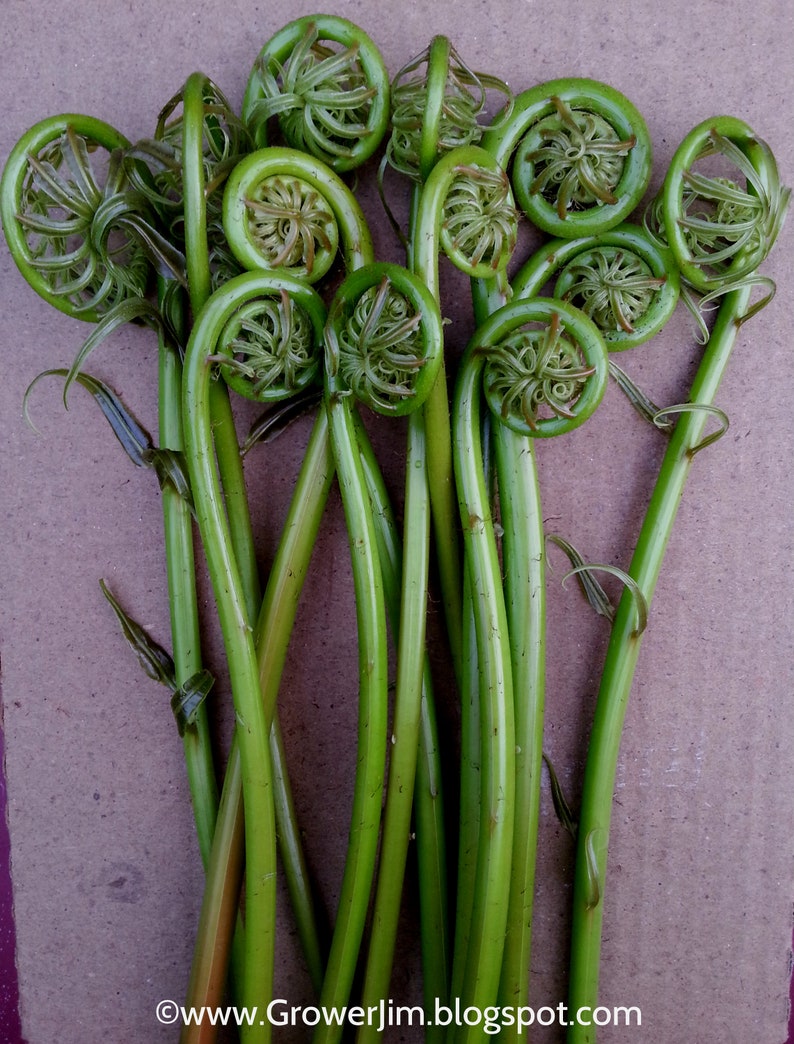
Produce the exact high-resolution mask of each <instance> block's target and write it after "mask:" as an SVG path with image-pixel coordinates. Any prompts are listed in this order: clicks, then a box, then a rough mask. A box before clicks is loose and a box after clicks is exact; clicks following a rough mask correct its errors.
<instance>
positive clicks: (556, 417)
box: [467, 298, 609, 438]
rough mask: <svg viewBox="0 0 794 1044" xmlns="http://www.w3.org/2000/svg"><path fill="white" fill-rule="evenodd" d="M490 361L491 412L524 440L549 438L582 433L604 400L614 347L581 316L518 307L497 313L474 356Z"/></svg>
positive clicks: (561, 308)
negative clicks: (610, 352) (576, 430)
mask: <svg viewBox="0 0 794 1044" xmlns="http://www.w3.org/2000/svg"><path fill="white" fill-rule="evenodd" d="M467 351H468V353H469V354H476V355H477V356H479V357H480V358H481V360H482V365H483V367H484V369H483V386H484V391H485V398H486V401H487V402H488V405H489V407H490V409H491V412H492V413H493V415H494V416H495V417H496V419H497V420H500V421H501V422H502V423H504V424H507V426H508V427H509V428H510V429H511V430H513V431H515V432H517V433H518V434H521V435H529V436H532V437H535V438H549V437H552V436H554V435H559V434H562V433H563V432H566V431H571V430H572V429H574V428H576V427H578V426H579V425H580V424H582V423H583V422H584V421H585V420H587V418H588V417H590V416H591V415H592V413H593V412H594V411H595V409H596V407H597V406H598V404H599V403H600V402H601V399H602V398H603V395H604V392H605V390H606V386H607V382H608V378H609V365H608V356H607V351H606V346H605V344H604V340H603V338H602V337H601V335H600V333H599V332H598V329H597V328H596V326H595V324H594V323H593V322H592V321H591V320H590V319H588V318H587V316H586V315H585V314H584V313H583V312H581V311H580V310H579V309H578V308H575V307H574V306H573V305H571V304H568V303H567V302H565V301H557V300H554V299H553V298H531V299H527V300H522V299H518V300H516V301H512V302H511V303H509V304H506V305H504V306H503V307H502V308H499V309H497V310H496V311H495V312H493V313H492V314H491V315H490V316H489V317H488V318H487V319H486V320H485V322H484V323H483V324H482V325H481V326H480V327H479V328H478V329H477V331H476V333H475V335H474V337H473V339H472V341H471V342H470V345H469V348H468V350H467Z"/></svg>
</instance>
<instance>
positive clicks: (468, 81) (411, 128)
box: [385, 36, 511, 181]
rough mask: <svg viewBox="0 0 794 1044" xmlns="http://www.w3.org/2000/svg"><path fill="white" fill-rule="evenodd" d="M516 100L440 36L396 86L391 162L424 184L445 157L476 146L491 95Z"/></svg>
mask: <svg viewBox="0 0 794 1044" xmlns="http://www.w3.org/2000/svg"><path fill="white" fill-rule="evenodd" d="M489 89H494V90H497V91H499V92H500V93H502V94H504V95H505V96H506V97H507V98H508V99H510V98H511V93H510V89H509V87H508V86H507V84H506V83H504V82H503V81H502V80H500V79H499V78H498V77H496V76H489V75H487V74H485V73H478V72H473V71H472V70H471V69H470V68H469V67H468V66H467V65H466V64H465V63H464V62H463V60H462V58H461V57H460V55H459V54H458V52H457V51H456V50H455V48H454V47H453V46H452V44H451V43H450V41H449V40H448V39H447V37H445V36H436V37H434V38H433V40H432V41H431V43H430V45H429V46H428V47H426V48H425V50H424V51H423V52H422V53H421V54H420V55H418V56H417V57H416V58H413V59H412V60H411V61H410V62H408V63H407V64H406V65H405V66H404V67H403V68H402V69H401V70H400V71H399V72H398V73H397V75H396V76H395V77H394V80H393V81H392V116H391V124H392V132H391V136H390V138H389V143H388V146H387V150H386V157H385V159H386V162H388V163H389V164H390V165H391V166H392V167H394V169H395V170H398V171H400V172H401V173H402V174H405V175H406V176H407V177H409V178H411V179H412V180H414V181H424V180H425V179H426V178H427V176H428V174H429V173H430V171H431V170H432V168H433V166H434V165H435V163H436V161H437V160H438V159H439V158H440V156H442V155H443V154H444V153H445V152H449V151H450V150H451V149H455V148H459V147H460V146H463V145H476V144H477V143H478V142H479V141H480V138H481V137H482V134H483V131H484V126H483V124H482V123H481V122H480V120H481V118H482V116H483V114H484V112H485V103H486V91H487V90H489Z"/></svg>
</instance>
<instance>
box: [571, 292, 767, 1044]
mask: <svg viewBox="0 0 794 1044" xmlns="http://www.w3.org/2000/svg"><path fill="white" fill-rule="evenodd" d="M749 297H750V290H749V289H741V290H736V291H733V292H731V293H729V294H728V295H726V297H725V299H724V301H723V303H722V305H721V306H720V309H719V312H718V315H717V319H716V323H715V326H714V329H713V331H712V334H711V337H710V339H709V342H708V345H707V346H706V349H705V354H704V356H703V359H702V361H701V364H700V367H699V369H698V372H697V375H696V377H695V380H694V382H693V384H692V389H691V393H690V401H691V402H692V403H694V404H699V405H711V404H712V403H713V402H714V399H715V396H716V392H717V389H718V387H719V384H720V381H721V379H722V376H723V374H724V372H725V369H726V366H727V364H728V360H729V358H730V354H731V350H732V348H733V345H734V342H735V340H736V334H737V331H738V328H739V321H740V319H741V317H742V316H743V315H744V312H745V309H746V307H747V303H748V301H749ZM705 424H706V415H705V413H704V412H703V411H702V410H693V411H691V412H688V413H683V414H681V416H680V417H679V419H678V421H677V423H676V426H675V429H674V430H673V433H672V436H671V438H670V442H669V445H668V448H667V451H666V453H665V456H664V459H663V461H662V466H661V470H660V472H659V476H658V479H657V482H656V486H655V488H654V491H653V494H652V496H651V500H650V503H649V505H648V510H647V513H646V516H645V521H644V523H643V526H642V529H641V531H640V535H639V538H638V540H637V546H636V550H635V552H634V557H633V559H632V562H631V566H630V568H629V575H630V576H631V577H632V578H633V580H634V581H635V583H636V584H637V585H638V587H639V589H640V591H641V593H642V595H643V597H644V598H645V601H646V602H647V603H650V601H651V598H652V597H653V593H654V589H655V587H656V582H657V579H658V577H659V572H660V570H661V566H662V560H663V558H664V554H665V551H666V549H667V545H668V542H669V539H670V534H671V532H672V529H673V523H674V522H675V518H676V515H677V512H678V507H679V504H680V501H681V497H682V494H683V491H684V486H685V483H686V480H687V477H688V475H689V470H690V467H691V465H692V458H693V456H694V453H695V451H696V449H697V447H698V443H699V442H700V440H701V438H702V437H703V429H704V426H705ZM640 644H641V638H640V635H639V634H638V633H637V629H636V615H635V608H634V601H633V596H632V595H631V593H630V592H629V591H626V592H624V594H623V597H622V598H621V600H620V604H619V606H618V610H617V613H616V616H615V620H614V623H613V625H612V632H611V637H610V642H609V646H608V649H607V654H606V660H605V664H604V670H603V674H602V681H601V687H600V689H599V694H598V699H597V702H596V708H595V716H594V720H593V728H592V733H591V737H590V745H589V749H588V756H587V765H586V768H585V776H584V782H583V790H582V808H581V812H580V816H579V831H578V837H579V841H578V850H577V857H576V873H575V884H574V899H573V927H572V940H571V973H570V994H569V1000H570V1010H571V1012H573V1013H575V1012H576V1011H577V1010H578V1009H579V1008H583V1007H587V1006H589V1007H591V1008H592V1007H595V1006H596V1004H597V1003H598V979H599V964H600V951H601V929H602V921H603V911H604V884H605V879H606V869H607V845H608V840H609V827H610V819H611V813H612V794H613V791H614V786H615V774H616V771H617V762H618V755H619V750H620V740H621V734H622V731H623V722H624V720H625V715H626V710H627V706H628V699H629V693H630V690H631V685H632V681H633V678H634V672H635V667H636V664H637V658H638V656H639V651H640ZM594 1040H595V1030H594V1028H593V1027H592V1026H582V1025H573V1026H571V1028H570V1029H569V1032H568V1041H569V1044H592V1042H593V1041H594Z"/></svg>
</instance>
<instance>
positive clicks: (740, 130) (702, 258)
mask: <svg viewBox="0 0 794 1044" xmlns="http://www.w3.org/2000/svg"><path fill="white" fill-rule="evenodd" d="M713 157H717V159H718V160H721V161H722V162H723V163H724V164H725V165H727V168H728V170H727V172H726V173H722V172H720V173H719V174H716V175H715V174H713V173H711V172H710V168H708V167H706V168H705V169H704V166H703V164H704V162H705V161H713ZM790 195H791V192H790V189H788V188H783V187H781V184H780V178H779V175H778V169H777V163H776V161H775V157H774V155H773V153H772V151H771V149H770V148H769V146H768V145H767V144H766V142H765V141H763V140H762V139H761V138H759V137H758V136H757V135H756V134H755V132H754V131H753V130H752V128H751V127H749V126H748V125H747V124H746V123H744V122H743V121H742V120H739V119H737V118H736V117H733V116H717V117H714V118H712V119H709V120H704V121H703V122H702V123H699V124H698V125H697V126H696V127H695V128H693V130H691V131H690V132H689V134H688V135H687V136H686V137H685V138H684V140H683V141H682V142H681V144H680V145H679V147H678V149H677V150H676V152H675V154H674V156H673V159H672V160H671V162H670V167H669V169H668V172H667V176H666V177H665V180H664V185H663V186H662V192H661V214H662V221H663V227H664V235H665V238H666V241H667V243H668V245H669V247H670V250H671V251H672V253H673V255H674V257H675V260H676V263H677V264H678V266H679V268H680V269H681V275H682V278H683V279H684V280H685V281H686V282H687V283H688V284H689V285H690V286H692V287H694V288H695V289H696V290H699V291H700V292H701V293H709V292H710V291H714V290H718V289H719V288H721V287H724V286H726V285H727V284H729V283H733V284H735V283H737V282H739V281H741V280H742V279H744V278H745V277H748V276H752V275H754V273H755V271H756V269H757V268H758V266H759V265H760V264H761V263H762V262H763V260H764V259H765V258H766V256H767V254H768V253H769V251H770V250H771V248H772V246H773V244H774V242H775V240H776V238H777V235H778V233H779V231H780V229H781V228H782V225H783V221H784V218H785V213H786V209H787V206H788V202H789V198H790Z"/></svg>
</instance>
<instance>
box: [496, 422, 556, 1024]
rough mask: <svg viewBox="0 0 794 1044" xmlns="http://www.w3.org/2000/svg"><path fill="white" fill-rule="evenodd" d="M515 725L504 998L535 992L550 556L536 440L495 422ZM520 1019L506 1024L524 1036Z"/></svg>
mask: <svg viewBox="0 0 794 1044" xmlns="http://www.w3.org/2000/svg"><path fill="white" fill-rule="evenodd" d="M494 438H495V443H496V466H497V471H498V475H499V489H500V491H501V496H500V506H501V521H502V526H503V529H504V538H503V543H502V547H503V556H504V571H505V597H506V601H507V619H508V631H509V634H510V653H511V658H512V667H513V690H514V698H515V730H516V766H515V771H516V794H515V822H514V832H513V855H512V876H511V881H510V902H509V907H508V915H507V934H506V938H505V950H504V958H503V964H502V978H501V984H500V1004H502V1005H503V1006H512V1007H519V1006H520V1007H524V1006H526V1005H527V1003H528V997H529V967H530V949H531V929H532V914H533V903H534V895H535V864H536V855H537V840H538V823H539V817H540V778H541V770H542V761H543V704H544V691H545V617H546V613H545V602H546V590H545V572H546V570H545V561H546V554H545V549H544V539H543V517H542V514H541V509H540V490H539V488H538V475H537V467H536V464H535V449H534V441H533V440H532V439H531V438H525V437H524V436H521V435H517V434H516V433H515V432H512V431H511V430H510V429H509V428H508V427H507V426H506V425H504V424H498V423H497V424H495V425H494ZM520 1034H521V1031H520V1030H519V1029H518V1028H517V1027H516V1026H511V1027H506V1028H505V1029H504V1030H503V1036H504V1038H505V1039H514V1040H518V1037H519V1036H520Z"/></svg>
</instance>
